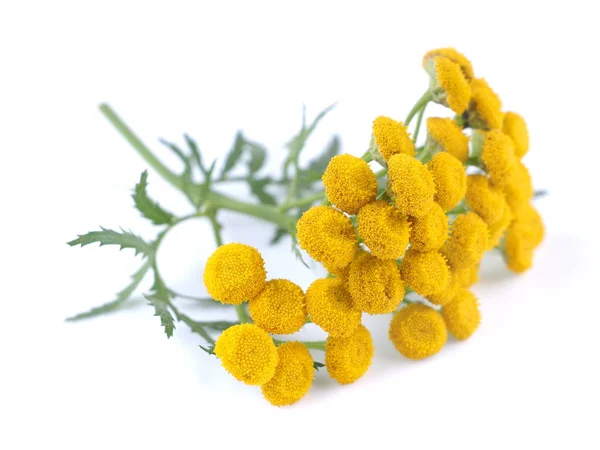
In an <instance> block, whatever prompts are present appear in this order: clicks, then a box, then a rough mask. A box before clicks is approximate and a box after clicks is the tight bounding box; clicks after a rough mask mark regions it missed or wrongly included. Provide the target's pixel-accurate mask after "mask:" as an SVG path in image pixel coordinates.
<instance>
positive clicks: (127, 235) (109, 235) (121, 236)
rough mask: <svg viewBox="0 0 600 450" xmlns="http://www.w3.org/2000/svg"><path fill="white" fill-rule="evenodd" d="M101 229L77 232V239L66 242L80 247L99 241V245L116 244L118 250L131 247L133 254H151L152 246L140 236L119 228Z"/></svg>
mask: <svg viewBox="0 0 600 450" xmlns="http://www.w3.org/2000/svg"><path fill="white" fill-rule="evenodd" d="M100 229H101V231H91V232H89V233H86V234H79V235H78V237H77V239H74V240H72V241H70V242H67V244H68V245H70V246H71V247H73V246H75V245H81V246H82V247H84V246H86V245H89V244H93V243H94V242H99V243H100V247H102V246H103V245H118V246H119V247H120V250H123V249H124V248H132V249H134V250H135V254H136V255H137V254H138V253H143V254H144V255H151V254H152V253H153V251H154V248H153V247H152V246H151V245H150V244H148V243H147V242H146V241H144V240H143V239H142V238H141V237H139V236H136V235H135V234H133V233H132V232H131V231H125V230H123V229H122V228H121V232H118V231H114V230H110V229H108V228H104V227H100Z"/></svg>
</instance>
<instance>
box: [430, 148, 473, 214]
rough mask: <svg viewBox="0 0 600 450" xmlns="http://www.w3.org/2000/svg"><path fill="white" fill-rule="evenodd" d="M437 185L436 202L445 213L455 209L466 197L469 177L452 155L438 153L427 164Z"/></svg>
mask: <svg viewBox="0 0 600 450" xmlns="http://www.w3.org/2000/svg"><path fill="white" fill-rule="evenodd" d="M427 170H429V172H430V173H431V175H432V176H433V182H434V184H435V196H434V200H435V201H436V202H437V203H438V204H439V205H440V206H441V207H442V209H443V210H444V211H448V210H449V209H452V208H454V207H455V206H456V205H458V203H459V202H460V201H461V200H462V198H463V197H464V196H465V192H466V191H467V176H466V174H465V168H464V167H463V165H462V164H461V162H460V161H459V160H458V159H456V158H455V157H454V156H452V155H451V154H450V153H444V152H442V153H437V154H435V155H434V156H433V158H431V160H430V161H429V162H428V163H427Z"/></svg>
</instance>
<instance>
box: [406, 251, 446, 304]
mask: <svg viewBox="0 0 600 450" xmlns="http://www.w3.org/2000/svg"><path fill="white" fill-rule="evenodd" d="M401 275H402V279H403V280H404V282H405V283H406V284H407V285H408V286H410V287H411V288H412V289H413V290H414V291H415V292H416V293H417V294H420V295H423V296H428V295H431V294H435V293H436V292H440V291H441V290H443V289H445V288H446V286H447V285H448V281H449V279H450V271H449V269H448V265H447V264H446V258H444V257H443V256H442V255H441V254H440V253H438V252H435V251H434V252H427V253H421V252H417V251H415V250H412V249H409V250H408V251H407V252H406V256H404V259H403V260H402V269H401Z"/></svg>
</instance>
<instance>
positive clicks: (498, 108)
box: [468, 78, 504, 130]
mask: <svg viewBox="0 0 600 450" xmlns="http://www.w3.org/2000/svg"><path fill="white" fill-rule="evenodd" d="M471 91H472V97H471V102H470V103H469V111H468V123H469V125H470V126H471V127H472V128H476V129H480V130H493V129H496V128H502V122H503V121H504V113H503V112H502V102H501V101H500V97H498V95H497V94H496V93H495V92H494V91H492V89H491V88H490V86H489V84H487V81H485V80H484V79H483V78H476V79H474V80H473V81H472V82H471Z"/></svg>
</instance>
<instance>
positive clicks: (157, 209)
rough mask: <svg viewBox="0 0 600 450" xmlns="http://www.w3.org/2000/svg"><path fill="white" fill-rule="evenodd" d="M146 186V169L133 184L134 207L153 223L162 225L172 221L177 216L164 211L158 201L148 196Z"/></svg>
mask: <svg viewBox="0 0 600 450" xmlns="http://www.w3.org/2000/svg"><path fill="white" fill-rule="evenodd" d="M147 187H148V171H146V170H144V171H143V172H142V176H141V177H140V182H139V183H138V184H136V185H135V190H134V191H133V195H132V198H133V201H134V203H135V207H136V208H137V210H138V211H139V212H141V213H142V216H144V217H145V218H146V219H148V220H150V221H152V223H153V224H154V225H164V224H169V223H173V222H174V221H175V220H176V219H177V218H176V217H175V216H173V214H171V213H170V212H168V211H165V210H164V209H163V208H162V207H161V206H160V205H159V204H158V203H156V202H155V201H154V200H152V199H151V198H150V197H148V193H147V191H146V188H147Z"/></svg>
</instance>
